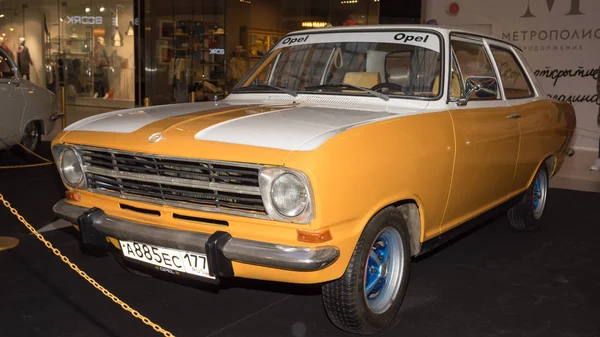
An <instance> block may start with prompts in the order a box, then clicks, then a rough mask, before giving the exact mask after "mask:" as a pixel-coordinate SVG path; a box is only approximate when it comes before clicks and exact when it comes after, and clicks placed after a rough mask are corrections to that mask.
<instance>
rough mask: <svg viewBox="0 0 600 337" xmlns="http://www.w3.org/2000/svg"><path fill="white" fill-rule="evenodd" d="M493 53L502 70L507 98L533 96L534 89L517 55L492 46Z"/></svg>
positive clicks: (501, 75)
mask: <svg viewBox="0 0 600 337" xmlns="http://www.w3.org/2000/svg"><path fill="white" fill-rule="evenodd" d="M490 49H491V50H492V55H493V56H494V59H495V61H496V65H497V66H498V70H499V71H500V77H501V78H502V85H503V86H504V96H505V97H506V98H507V99H518V98H528V97H533V89H532V87H531V83H530V82H529V79H528V78H527V76H526V75H525V71H524V70H523V68H522V67H521V65H520V64H519V62H518V61H517V58H516V57H515V55H514V54H513V53H512V52H511V51H509V50H506V49H503V48H499V47H495V46H491V47H490Z"/></svg>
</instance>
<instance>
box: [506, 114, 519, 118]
mask: <svg viewBox="0 0 600 337" xmlns="http://www.w3.org/2000/svg"><path fill="white" fill-rule="evenodd" d="M506 118H521V115H519V114H512V115H510V116H506Z"/></svg>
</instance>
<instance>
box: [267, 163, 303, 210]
mask: <svg viewBox="0 0 600 337" xmlns="http://www.w3.org/2000/svg"><path fill="white" fill-rule="evenodd" d="M271 198H272V200H273V206H274V208H275V210H276V211H277V212H279V213H280V214H281V215H283V216H286V217H290V218H293V217H296V216H298V215H300V214H302V212H304V210H305V209H306V207H307V206H308V204H309V201H310V196H309V195H308V191H307V190H306V186H304V184H303V183H302V180H300V178H298V177H297V176H295V175H294V174H291V173H284V174H282V175H280V176H279V177H277V178H276V179H275V181H273V185H272V187H271Z"/></svg>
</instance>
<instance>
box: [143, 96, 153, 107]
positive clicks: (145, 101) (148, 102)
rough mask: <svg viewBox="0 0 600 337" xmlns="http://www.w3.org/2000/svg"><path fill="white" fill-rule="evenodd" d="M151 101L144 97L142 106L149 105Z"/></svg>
mask: <svg viewBox="0 0 600 337" xmlns="http://www.w3.org/2000/svg"><path fill="white" fill-rule="evenodd" d="M150 105H152V103H151V102H150V97H146V98H144V106H150Z"/></svg>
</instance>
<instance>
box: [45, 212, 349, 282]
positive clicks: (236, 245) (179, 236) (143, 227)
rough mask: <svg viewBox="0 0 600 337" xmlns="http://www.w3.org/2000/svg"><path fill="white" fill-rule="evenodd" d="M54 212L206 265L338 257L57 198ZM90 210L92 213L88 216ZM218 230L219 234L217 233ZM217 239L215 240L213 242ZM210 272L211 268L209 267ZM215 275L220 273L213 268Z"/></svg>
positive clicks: (291, 263)
mask: <svg viewBox="0 0 600 337" xmlns="http://www.w3.org/2000/svg"><path fill="white" fill-rule="evenodd" d="M53 210H54V213H55V214H56V215H57V216H58V217H59V218H62V219H64V220H66V221H69V222H71V223H74V224H79V225H80V227H81V226H82V225H83V224H85V222H86V220H85V219H90V220H87V222H88V223H89V226H92V227H94V228H95V229H96V230H97V231H99V232H100V233H102V234H103V235H106V236H109V237H112V238H115V239H119V240H129V241H137V242H141V243H147V244H151V245H156V246H161V247H165V248H175V249H181V250H188V251H192V252H198V253H203V254H206V255H207V258H208V262H209V263H208V264H209V269H210V266H211V265H213V266H214V267H215V268H218V266H220V265H222V264H223V262H224V261H219V263H211V260H212V261H213V262H214V261H215V260H218V259H221V260H222V259H223V257H224V258H225V259H227V260H228V261H225V262H229V263H231V262H230V261H236V262H240V263H247V264H253V265H259V266H265V267H270V268H277V269H285V270H291V271H304V272H306V271H316V270H320V269H323V268H325V267H327V266H329V265H331V264H333V263H334V262H335V261H336V260H337V259H338V257H339V249H338V248H337V247H333V246H322V247H301V246H286V245H278V244H273V243H268V242H260V241H253V240H245V239H239V238H233V237H231V235H229V234H228V233H226V232H222V231H217V232H216V233H213V234H206V233H199V232H192V231H184V230H175V229H169V228H164V227H158V226H154V225H148V224H142V223H137V222H133V221H129V220H125V219H121V218H117V217H113V216H110V215H107V214H105V213H104V212H103V211H102V210H100V209H88V208H86V207H81V206H76V205H72V204H69V203H67V202H66V201H65V200H61V201H59V202H58V203H56V205H54V207H53ZM91 213H94V216H89V215H90V214H91ZM219 234H220V235H219ZM217 240H218V242H217ZM211 273H212V271H211ZM215 274H216V275H219V274H221V276H234V275H224V273H222V272H219V271H215Z"/></svg>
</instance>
